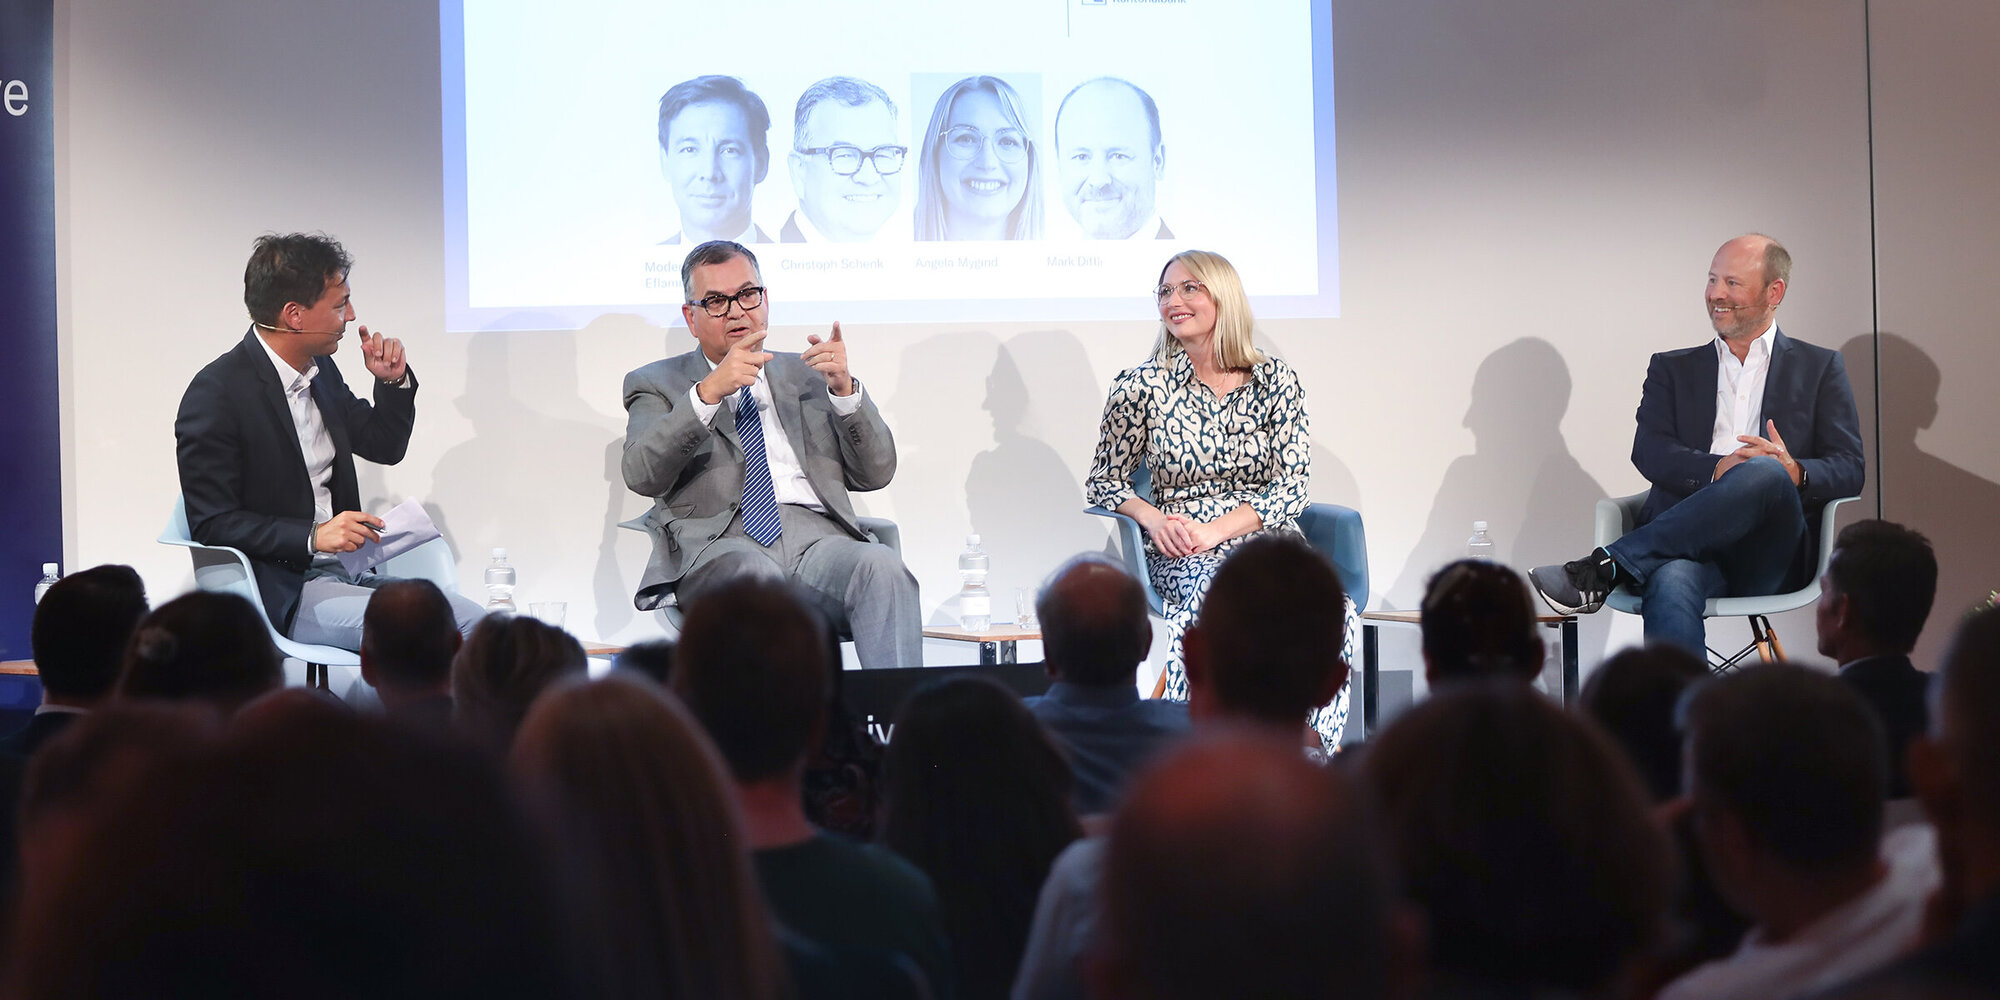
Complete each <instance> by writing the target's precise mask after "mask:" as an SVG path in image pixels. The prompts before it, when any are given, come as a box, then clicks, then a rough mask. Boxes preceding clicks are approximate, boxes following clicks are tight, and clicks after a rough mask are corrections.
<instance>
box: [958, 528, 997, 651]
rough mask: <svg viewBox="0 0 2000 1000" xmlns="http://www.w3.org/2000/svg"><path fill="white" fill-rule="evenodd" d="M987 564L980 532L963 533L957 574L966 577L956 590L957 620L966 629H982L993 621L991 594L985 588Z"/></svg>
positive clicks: (988, 563) (979, 630) (972, 630)
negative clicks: (981, 545) (963, 537)
mask: <svg viewBox="0 0 2000 1000" xmlns="http://www.w3.org/2000/svg"><path fill="white" fill-rule="evenodd" d="M990 565H991V562H990V561H989V560H988V559H987V558H986V550H985V549H982V548H980V547H979V536H978V535H967V536H965V551H964V552H960V553H959V554H958V578H959V579H960V580H963V581H965V586H963V587H961V588H960V589H959V591H958V623H959V625H960V626H962V627H963V628H964V629H965V630H966V631H967V632H984V631H986V630H987V629H988V628H991V627H992V625H993V595H992V593H990V592H988V591H987V589H986V569H987V567H988V566H990Z"/></svg>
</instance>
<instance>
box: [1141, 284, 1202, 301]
mask: <svg viewBox="0 0 2000 1000" xmlns="http://www.w3.org/2000/svg"><path fill="white" fill-rule="evenodd" d="M1175 292H1179V293H1181V298H1183V299H1192V298H1194V297H1195V296H1197V295H1206V294H1208V286H1207V285H1204V284H1202V283H1201V282H1199V281H1195V280H1192V279H1190V280H1187V281H1183V282H1181V283H1180V284H1178V285H1161V286H1160V287H1158V288H1155V289H1153V297H1154V298H1156V299H1159V300H1160V304H1161V305H1166V304H1167V300H1168V299H1171V298H1173V297H1174V293H1175Z"/></svg>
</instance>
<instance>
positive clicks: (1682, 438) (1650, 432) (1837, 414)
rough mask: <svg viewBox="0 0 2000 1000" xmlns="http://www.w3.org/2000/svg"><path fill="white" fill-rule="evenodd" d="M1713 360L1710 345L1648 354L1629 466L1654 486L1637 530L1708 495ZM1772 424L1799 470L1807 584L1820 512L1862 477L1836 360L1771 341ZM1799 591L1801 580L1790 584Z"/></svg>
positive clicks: (1797, 343) (1817, 350)
mask: <svg viewBox="0 0 2000 1000" xmlns="http://www.w3.org/2000/svg"><path fill="white" fill-rule="evenodd" d="M1720 363H1721V362H1720V360H1719V359H1718V358H1717V357H1716V354H1715V342H1714V341H1712V340H1711V341H1709V342H1707V343H1705V344H1702V345H1701V346H1699V347H1689V348H1684V349H1682V350H1678V351H1664V352H1661V353H1659V354H1655V355H1653V361H1652V363H1651V364H1650V365H1648V366H1647V367H1646V388H1645V390H1644V392H1643V393H1642V394H1641V395H1640V397H1639V413H1638V429H1637V431H1636V432H1634V434H1633V435H1632V464H1633V465H1634V466H1636V467H1637V468H1638V469H1639V474H1640V475H1642V476H1645V477H1646V479H1647V481H1649V482H1651V483H1652V484H1653V490H1652V492H1651V493H1650V494H1648V495H1647V497H1646V503H1645V506H1644V507H1642V508H1641V509H1640V511H1639V523H1640V524H1645V523H1646V522H1648V521H1651V520H1652V519H1653V518H1655V517H1658V516H1659V515H1660V513H1661V512H1662V511H1665V510H1666V509H1667V508H1669V507H1672V506H1673V505H1674V504H1677V503H1679V502H1681V501H1682V500H1685V499H1687V498H1688V497H1689V496H1692V495H1693V494H1694V493H1695V491H1697V490H1699V489H1701V488H1702V487H1704V486H1707V485H1708V484H1709V482H1710V480H1711V477H1713V476H1714V475H1715V463H1716V462H1717V460H1718V459H1719V457H1720V456H1717V455H1712V454H1710V453H1709V450H1708V446H1709V443H1710V441H1711V439H1712V438H1713V437H1714V435H1715V379H1716V371H1717V368H1718V366H1719V365H1720ZM1765 420H1770V421H1775V422H1776V423H1777V425H1778V434H1779V435H1780V436H1782V437H1783V438H1784V439H1785V450H1787V451H1789V452H1791V454H1792V459H1793V460H1794V461H1796V462H1798V463H1799V465H1800V466H1801V467H1803V468H1804V469H1805V471H1806V476H1807V480H1808V481H1807V483H1806V489H1805V493H1804V494H1803V495H1802V496H1801V497H1800V500H1802V501H1803V502H1804V504H1805V513H1806V532H1807V537H1808V539H1809V540H1810V542H1811V544H1809V545H1806V546H1803V547H1801V549H1800V553H1799V562H1800V565H1799V566H1798V567H1795V568H1794V571H1793V573H1794V576H1795V577H1798V573H1799V570H1800V569H1801V568H1802V569H1803V570H1804V572H1805V574H1806V576H1810V575H1811V572H1812V570H1813V568H1814V567H1816V566H1817V565H1818V564H1819V522H1820V511H1821V510H1822V509H1823V508H1824V507H1825V506H1826V503H1827V501H1829V500H1837V499H1839V498H1841V497H1851V496H1857V495H1859V494H1860V492H1861V484H1862V482H1863V481H1864V480H1865V479H1866V478H1867V472H1866V469H1865V468H1864V466H1863V459H1862V454H1861V416H1860V414H1858V413H1857V412H1856V411H1855V409H1854V389H1853V387H1852V386H1850V385H1848V382H1847V366H1846V365H1844V364H1842V363H1841V360H1840V352H1839V351H1832V350H1828V349H1826V348H1824V347H1815V346H1813V345H1812V344H1808V343H1806V342H1804V341H1801V340H1793V339H1792V338H1790V337H1787V336H1785V334H1784V331H1783V330H1779V331H1778V332H1776V333H1775V334H1773V336H1772V344H1771V368H1770V371H1769V372H1767V373H1766V374H1765V376H1764V405H1763V417H1762V419H1761V420H1759V422H1758V434H1759V436H1763V435H1764V428H1763V421H1765ZM1798 578H1799V579H1800V580H1801V582H1803V579H1804V578H1803V577H1798Z"/></svg>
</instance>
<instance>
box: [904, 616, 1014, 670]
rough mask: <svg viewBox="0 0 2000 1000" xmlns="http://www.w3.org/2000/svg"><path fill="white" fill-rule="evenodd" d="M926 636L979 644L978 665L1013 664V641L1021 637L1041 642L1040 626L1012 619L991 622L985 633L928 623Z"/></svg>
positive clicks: (925, 631) (925, 630) (925, 629)
mask: <svg viewBox="0 0 2000 1000" xmlns="http://www.w3.org/2000/svg"><path fill="white" fill-rule="evenodd" d="M924 638H926V639H951V640H953V641H956V642H976V643H978V644H979V665H980V666H982V667H990V666H993V665H994V664H996V663H1015V662H1018V661H1017V660H1016V659H1015V652H1014V644H1015V643H1017V642H1020V641H1021V640H1023V639H1029V640H1034V641H1040V640H1041V638H1042V630H1041V629H1040V628H1022V627H1021V626H1019V625H1016V624H1014V623H1013V622H994V623H993V626H992V627H991V628H989V629H987V630H986V631H984V632H974V631H972V630H970V629H964V628H960V627H958V626H956V625H928V626H925V627H924Z"/></svg>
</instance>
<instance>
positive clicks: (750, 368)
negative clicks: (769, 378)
mask: <svg viewBox="0 0 2000 1000" xmlns="http://www.w3.org/2000/svg"><path fill="white" fill-rule="evenodd" d="M770 333H771V331H769V330H759V331H757V332H756V333H753V334H750V335H749V336H747V337H744V338H743V339H741V340H738V341H737V342H736V343H734V344H731V345H730V347H729V353H727V354H724V355H723V356H722V360H721V361H718V362H716V363H715V370H714V371H712V372H709V373H708V377H707V378H705V379H702V380H701V383H700V384H699V385H696V386H695V394H696V395H698V396H700V397H701V401H702V402H704V403H707V404H709V405H710V406H714V405H715V404H717V403H720V402H722V400H723V399H724V398H725V397H727V396H728V395H729V394H730V393H732V392H735V391H736V390H738V389H741V388H743V387H744V386H746V385H750V384H751V383H753V382H756V381H757V373H758V372H759V371H762V370H763V368H764V362H766V361H769V360H771V355H770V353H768V352H766V351H765V350H764V338H765V337H767V336H769V335H770Z"/></svg>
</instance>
